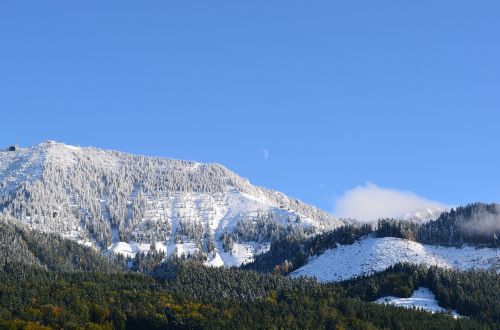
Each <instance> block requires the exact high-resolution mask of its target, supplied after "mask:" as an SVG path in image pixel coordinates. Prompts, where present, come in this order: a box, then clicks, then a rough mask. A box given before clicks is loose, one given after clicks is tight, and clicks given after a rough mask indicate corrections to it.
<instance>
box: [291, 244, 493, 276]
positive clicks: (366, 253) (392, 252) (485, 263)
mask: <svg viewBox="0 0 500 330" xmlns="http://www.w3.org/2000/svg"><path fill="white" fill-rule="evenodd" d="M399 262H409V263H414V264H426V265H436V266H440V267H445V268H457V269H462V270H466V269H471V268H482V269H490V268H491V269H495V270H496V271H500V253H499V251H498V249H494V248H474V247H470V246H466V247H462V248H453V247H443V246H433V245H425V244H420V243H417V242H413V241H408V240H404V239H401V238H394V237H383V238H374V237H369V238H365V239H362V240H360V241H357V242H355V243H354V244H352V245H338V246H337V248H335V249H329V250H327V251H325V253H323V254H321V255H320V256H317V257H313V258H311V259H310V260H309V262H308V263H307V264H306V265H304V266H303V267H301V268H299V269H297V270H295V271H294V272H292V273H291V274H290V276H292V277H298V276H311V277H316V278H317V279H318V280H319V281H321V282H333V281H342V280H347V279H349V278H352V277H356V276H360V275H369V274H373V273H375V272H379V271H382V270H384V269H386V268H388V267H389V266H391V265H394V264H396V263H399Z"/></svg>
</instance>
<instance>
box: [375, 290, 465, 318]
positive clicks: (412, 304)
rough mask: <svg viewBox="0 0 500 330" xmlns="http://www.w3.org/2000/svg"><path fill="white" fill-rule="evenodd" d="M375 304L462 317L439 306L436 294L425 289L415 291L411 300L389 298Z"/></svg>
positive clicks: (379, 300) (383, 298)
mask: <svg viewBox="0 0 500 330" xmlns="http://www.w3.org/2000/svg"><path fill="white" fill-rule="evenodd" d="M374 303H376V304H384V305H394V306H397V307H404V308H417V309H420V310H424V311H427V312H431V313H449V314H450V315H451V316H453V317H454V318H458V317H460V315H459V314H458V313H457V312H456V311H454V310H447V309H445V308H443V307H441V306H439V305H438V302H437V301H436V297H435V296H434V293H432V291H431V290H429V289H427V288H423V287H422V288H419V289H418V290H415V291H414V292H413V294H412V295H411V297H410V298H398V297H393V296H387V297H382V298H380V299H377V300H375V301H374Z"/></svg>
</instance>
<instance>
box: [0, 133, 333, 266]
mask: <svg viewBox="0 0 500 330" xmlns="http://www.w3.org/2000/svg"><path fill="white" fill-rule="evenodd" d="M13 149H15V150H10V151H9V150H4V151H0V211H1V212H4V213H6V214H9V215H11V216H12V217H14V218H16V219H18V220H20V221H22V222H24V223H27V224H29V225H30V226H32V227H34V228H38V229H40V230H43V231H47V232H57V233H60V234H62V235H63V236H66V237H69V238H72V239H74V240H77V241H79V242H81V243H83V244H87V245H92V246H94V247H96V248H98V249H101V250H102V251H114V252H119V253H122V254H125V255H129V256H134V255H135V254H136V253H137V252H138V251H148V250H149V249H150V248H153V246H154V248H156V249H157V250H164V251H165V252H166V254H167V255H171V254H172V253H176V254H177V255H179V256H181V255H186V256H187V255H191V256H193V255H195V256H196V257H200V258H203V259H204V260H206V263H207V264H211V265H240V264H241V263H245V262H248V261H250V260H251V259H252V258H253V256H254V255H255V254H256V253H260V252H263V251H266V250H267V249H268V247H269V242H270V240H271V239H272V238H277V237H279V236H281V235H297V236H307V235H311V234H313V233H317V232H322V231H325V230H331V229H333V228H336V227H338V226H339V225H341V222H340V221H339V220H337V219H335V218H333V217H332V216H331V215H330V214H328V213H326V212H324V211H322V210H319V209H317V208H315V207H313V206H310V205H308V204H305V203H303V202H301V201H299V200H297V199H294V198H290V197H287V196H286V195H284V194H282V193H280V192H277V191H272V190H268V189H265V188H261V187H256V186H253V185H252V184H251V183H250V182H249V181H248V180H246V179H244V178H242V177H240V176H238V175H236V174H235V173H233V172H231V171H229V170H228V169H226V168H224V167H223V166H221V165H219V164H202V163H197V162H191V161H183V160H173V159H165V158H153V157H144V156H136V155H130V154H126V153H122V152H117V151H105V150H100V149H95V148H80V147H75V146H69V145H65V144H62V143H56V142H52V141H48V142H43V143H41V144H39V145H36V146H34V147H30V148H13Z"/></svg>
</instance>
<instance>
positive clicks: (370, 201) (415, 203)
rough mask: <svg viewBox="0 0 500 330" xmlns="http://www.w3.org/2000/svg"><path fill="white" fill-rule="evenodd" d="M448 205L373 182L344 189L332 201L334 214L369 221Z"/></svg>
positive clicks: (443, 207)
mask: <svg viewBox="0 0 500 330" xmlns="http://www.w3.org/2000/svg"><path fill="white" fill-rule="evenodd" d="M447 207H448V206H446V205H444V204H442V203H440V202H436V201H431V200H428V199H426V198H424V197H420V196H418V195H416V194H415V193H413V192H411V191H400V190H396V189H391V188H383V187H379V186H377V185H375V184H373V183H367V184H366V185H364V186H358V187H356V188H354V189H352V190H349V191H347V192H346V193H344V195H343V196H342V197H340V198H338V199H337V200H336V201H335V209H334V212H333V213H334V214H335V215H336V216H337V217H341V218H353V219H357V220H361V221H372V220H377V219H379V218H391V217H401V216H404V215H408V214H410V213H413V212H416V211H421V210H429V212H431V211H435V210H437V209H441V210H444V209H446V208H447Z"/></svg>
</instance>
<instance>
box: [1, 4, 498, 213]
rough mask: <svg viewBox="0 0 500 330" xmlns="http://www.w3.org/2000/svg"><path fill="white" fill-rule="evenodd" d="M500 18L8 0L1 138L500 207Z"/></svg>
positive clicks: (303, 193)
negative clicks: (497, 203)
mask: <svg viewBox="0 0 500 330" xmlns="http://www.w3.org/2000/svg"><path fill="white" fill-rule="evenodd" d="M499 15H500V3H499V2H498V1H314V2H311V1H246V2H243V1H176V2H174V1H148V2H131V1H130V2H128V1H84V2H83V1H82V2H76V1H44V2H41V1H2V2H1V3H0V42H1V44H0V115H1V117H0V122H1V126H0V127H1V129H0V141H1V143H2V144H3V145H8V144H11V143H19V144H21V145H32V144H36V143H39V142H41V141H43V140H47V139H53V140H58V141H63V142H66V143H69V144H77V145H83V146H87V145H93V146H97V147H102V148H111V149H118V150H123V151H127V152H132V153H139V154H146V155H156V156H166V157H174V158H182V159H193V160H198V161H204V162H219V163H222V164H224V165H225V166H227V167H229V168H230V169H232V170H234V171H236V172H238V173H239V174H241V175H243V176H245V177H247V178H249V179H250V180H251V181H252V182H253V183H256V184H259V185H263V186H266V187H270V188H274V189H278V190H280V191H283V192H285V193H287V194H290V195H292V196H296V197H299V198H300V199H303V200H304V201H307V202H310V203H313V204H315V205H318V206H320V207H322V208H324V209H327V210H332V209H333V207H334V201H335V199H336V198H339V197H341V196H343V194H344V193H345V192H346V191H349V190H351V189H353V188H355V187H357V186H359V185H365V184H366V183H367V182H372V183H374V184H376V185H378V186H382V187H388V188H392V189H394V190H409V191H413V192H414V193H415V194H418V195H420V196H425V197H426V198H428V199H431V200H437V201H441V202H443V203H445V204H462V203H466V202H470V201H476V200H482V201H494V200H497V201H498V200H500V189H499V186H500V185H499V183H500V182H499V181H500V179H499V175H498V172H499V169H500V156H499V152H498V146H499V142H500V130H499V129H498V126H499V122H500V60H499V59H500V42H499V40H500V20H499V19H498V17H499ZM370 186H371V185H370Z"/></svg>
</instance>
